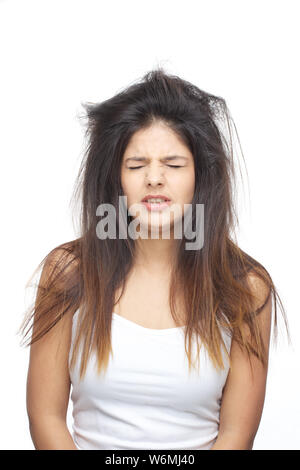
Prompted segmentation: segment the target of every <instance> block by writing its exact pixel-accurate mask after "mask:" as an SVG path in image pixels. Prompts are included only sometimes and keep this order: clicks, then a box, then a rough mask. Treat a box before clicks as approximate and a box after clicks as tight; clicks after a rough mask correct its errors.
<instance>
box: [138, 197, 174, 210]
mask: <svg viewBox="0 0 300 470" xmlns="http://www.w3.org/2000/svg"><path fill="white" fill-rule="evenodd" d="M142 204H143V205H144V206H145V207H146V208H147V210H148V211H161V210H164V209H166V208H167V207H169V206H170V205H171V201H170V200H160V201H157V200H156V201H151V199H150V200H146V201H142Z"/></svg>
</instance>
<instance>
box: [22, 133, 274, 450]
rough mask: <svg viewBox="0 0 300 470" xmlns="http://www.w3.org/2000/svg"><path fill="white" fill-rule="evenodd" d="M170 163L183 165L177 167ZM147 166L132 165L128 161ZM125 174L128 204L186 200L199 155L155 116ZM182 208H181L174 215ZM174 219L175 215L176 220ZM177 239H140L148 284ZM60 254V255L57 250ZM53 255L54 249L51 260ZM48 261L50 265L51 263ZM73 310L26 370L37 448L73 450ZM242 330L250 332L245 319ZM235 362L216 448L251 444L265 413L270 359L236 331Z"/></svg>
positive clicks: (132, 150)
mask: <svg viewBox="0 0 300 470" xmlns="http://www.w3.org/2000/svg"><path fill="white" fill-rule="evenodd" d="M134 155H138V156H140V157H141V156H143V157H146V159H147V160H145V161H144V162H132V161H131V162H130V164H129V162H128V161H127V160H126V159H127V158H128V157H132V156H134ZM167 155H183V156H185V157H186V160H180V161H179V159H178V161H171V162H168V161H163V160H161V158H162V157H164V156H167ZM167 164H172V165H174V164H176V165H181V166H182V167H181V168H179V169H174V168H170V167H168V166H167ZM140 165H141V166H142V168H140V169H137V170H130V169H129V168H128V167H129V166H140ZM121 182H122V187H123V191H124V194H125V195H127V197H128V205H129V206H130V205H131V204H135V203H140V201H141V199H142V198H143V197H144V196H145V195H146V194H152V193H155V194H166V195H167V196H168V197H170V199H171V200H172V201H174V202H176V203H178V204H179V206H181V208H182V209H183V204H184V203H190V202H191V200H192V197H193V192H194V183H195V181H194V163H193V156H192V155H191V153H190V152H189V150H188V148H187V147H186V146H185V145H184V144H183V143H182V142H181V141H180V139H179V138H178V137H177V136H176V134H175V133H174V132H173V131H171V130H170V129H169V128H167V127H166V126H165V125H162V124H156V125H154V126H151V128H148V129H145V130H141V131H138V132H137V133H136V134H135V135H134V136H133V138H132V139H131V141H130V143H129V145H128V147H127V149H126V152H125V154H124V158H123V162H122V168H121ZM180 216H182V213H181V215H180V213H179V214H177V217H180ZM137 217H140V219H139V220H140V222H141V225H142V226H143V227H144V228H147V227H149V223H150V225H151V224H154V226H156V227H158V228H160V229H161V230H162V231H163V227H164V221H163V219H162V218H161V216H160V215H158V217H156V218H154V219H153V220H149V218H148V215H147V214H146V217H145V216H144V215H143V214H140V215H137ZM174 223H176V215H175V217H174V218H173V219H172V224H173V225H174ZM175 243H176V240H174V239H172V238H171V237H170V238H169V239H163V238H160V239H151V238H149V239H147V240H146V239H145V240H141V239H138V240H137V247H138V249H137V256H136V263H135V266H136V269H138V270H142V272H143V279H145V283H146V285H148V282H150V281H151V279H153V278H154V276H157V278H158V279H159V278H161V279H162V278H163V276H165V275H166V273H168V272H169V268H170V263H171V262H172V256H173V255H174V249H175V247H176V245H175ZM55 256H59V254H56V255H55ZM52 262H53V263H55V262H56V259H55V257H53V258H52V259H51V260H50V264H51V263H52ZM50 264H49V265H50ZM49 265H46V266H45V267H44V269H43V272H42V275H41V281H43V280H45V279H47V276H48V269H49ZM249 282H250V285H251V289H252V292H253V294H254V295H255V296H256V298H257V307H258V306H260V305H261V304H262V303H263V302H264V300H265V298H266V294H267V292H266V288H265V287H264V285H263V284H262V282H261V281H260V280H259V279H258V278H256V277H254V276H253V275H251V276H249ZM73 313H74V312H68V313H67V314H66V315H65V317H64V318H63V319H62V320H61V321H59V322H58V323H57V325H56V326H55V327H54V328H53V329H52V330H50V332H48V333H47V334H46V335H45V336H44V337H43V338H42V339H40V340H39V341H37V342H36V343H35V344H34V345H32V346H31V350H30V360H29V368H28V377H27V412H28V417H29V423H30V432H31V436H32V440H33V442H34V445H35V448H36V449H49V450H51V449H52V450H54V449H65V450H67V449H69V450H76V446H75V444H74V442H73V439H72V437H71V434H70V433H69V430H68V428H67V425H66V414H67V408H68V402H69V394H70V385H71V383H70V377H69V370H68V354H69V348H70V341H71V327H72V314H73ZM271 313H272V304H271V298H270V300H269V302H268V303H267V304H266V306H265V308H264V309H263V310H262V312H261V313H260V315H259V325H260V329H261V333H262V337H263V341H264V344H265V347H266V348H267V351H268V349H269V341H270V330H271ZM244 330H245V334H249V331H248V330H247V328H246V326H245V327H244ZM230 358H231V368H230V370H229V373H228V377H227V381H226V384H225V386H224V389H223V396H222V403H221V410H220V425H219V433H218V437H217V439H216V442H215V443H214V445H213V446H212V448H211V450H221V449H228V450H229V449H236V450H241V449H244V450H246V449H252V446H253V442H254V438H255V435H256V432H257V429H258V426H259V422H260V419H261V415H262V410H263V404H264V398H265V387H266V379H267V368H268V367H267V366H266V367H263V366H262V364H261V363H260V362H259V361H258V360H257V359H256V358H255V357H254V356H253V355H252V356H251V360H250V362H251V364H252V372H251V364H250V362H249V360H248V357H247V355H246V353H244V352H242V351H241V350H240V348H239V346H238V344H237V342H236V341H235V339H234V337H233V339H232V345H231V351H230Z"/></svg>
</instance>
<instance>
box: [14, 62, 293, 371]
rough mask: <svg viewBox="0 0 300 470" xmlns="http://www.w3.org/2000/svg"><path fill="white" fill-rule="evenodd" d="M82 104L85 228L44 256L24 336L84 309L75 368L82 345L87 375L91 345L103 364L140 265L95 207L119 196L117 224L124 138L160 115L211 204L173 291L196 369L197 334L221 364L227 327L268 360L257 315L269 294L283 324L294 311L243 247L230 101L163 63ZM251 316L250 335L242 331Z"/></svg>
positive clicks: (177, 268)
mask: <svg viewBox="0 0 300 470" xmlns="http://www.w3.org/2000/svg"><path fill="white" fill-rule="evenodd" d="M84 108H85V110H86V118H87V128H86V134H85V137H86V139H87V145H86V151H85V154H84V158H83V160H82V163H81V166H80V169H79V173H78V176H77V179H76V184H75V188H74V189H75V190H74V194H73V197H74V201H79V202H80V234H79V237H78V238H76V239H75V240H72V241H70V242H67V243H63V244H61V245H59V246H57V247H55V248H54V249H53V250H51V252H50V253H49V254H47V256H46V257H45V258H44V259H43V260H42V262H41V263H40V265H39V268H41V267H43V266H44V275H43V273H42V276H41V278H40V281H39V284H38V292H37V296H36V300H35V304H34V305H33V306H32V307H31V309H30V310H29V312H28V315H27V317H26V318H25V320H24V322H23V324H22V326H21V328H20V330H21V332H22V335H23V338H24V340H25V339H26V338H28V335H29V333H30V332H32V334H31V338H30V340H29V341H27V344H33V343H34V342H35V341H38V340H39V339H40V338H41V337H43V336H44V335H45V334H46V333H47V332H48V331H49V330H50V329H51V328H52V327H53V326H54V325H55V324H56V323H57V322H58V321H59V320H60V319H61V318H62V317H63V316H64V315H65V314H67V313H71V314H74V313H75V312H76V311H78V318H79V322H78V327H77V330H76V336H75V339H74V345H73V351H72V358H71V362H70V367H74V365H75V363H76V360H77V358H78V355H79V350H80V351H81V362H80V377H81V378H83V376H84V374H85V372H86V368H87V363H88V360H89V357H90V355H91V353H93V352H94V353H95V354H96V357H97V364H98V372H99V373H100V372H101V371H103V372H104V371H106V369H107V366H108V361H109V356H110V353H112V354H113V351H112V347H111V323H112V312H113V311H114V305H115V293H116V290H117V289H119V288H121V291H122V289H123V288H124V285H125V279H126V276H127V275H128V273H129V272H130V270H131V268H132V267H133V263H134V253H135V242H134V240H133V239H131V238H130V237H127V238H125V239H119V238H118V236H117V237H116V239H111V238H107V239H104V240H103V239H101V240H100V239H99V238H98V237H97V234H96V225H97V223H98V220H97V217H96V209H97V207H98V206H99V204H104V203H110V204H113V205H114V207H115V209H116V213H117V230H118V228H119V225H118V215H119V214H118V197H119V196H120V195H124V193H123V190H122V187H121V181H120V171H121V162H122V157H123V154H124V151H125V149H126V146H127V144H128V142H129V140H130V138H131V136H132V135H133V134H134V133H135V132H136V131H137V130H139V129H145V128H147V127H148V126H150V125H151V124H153V123H156V122H163V123H165V124H167V125H168V126H169V127H170V128H171V129H172V130H173V131H174V132H175V133H176V134H177V135H178V136H179V137H180V138H181V139H183V141H184V143H185V144H186V145H187V147H188V148H189V150H190V151H191V153H192V155H193V158H194V167H195V192H194V197H193V201H192V204H193V214H194V213H195V212H196V211H195V205H196V204H204V207H205V215H204V217H205V222H204V246H203V247H202V248H201V249H199V250H186V249H185V243H186V242H187V241H189V240H186V238H185V236H184V234H183V237H182V239H181V240H180V242H179V246H178V252H177V257H176V259H175V260H174V267H173V269H172V273H171V274H172V276H171V284H170V292H169V303H170V309H171V313H172V317H173V319H174V321H175V323H176V324H178V318H179V316H178V310H177V307H176V292H179V291H180V292H182V295H183V300H184V304H183V305H184V307H183V308H184V314H185V317H186V322H185V324H186V328H185V352H186V354H187V357H188V363H189V369H190V368H191V367H192V366H193V365H194V364H193V361H192V355H191V354H192V349H191V347H192V339H193V337H195V338H196V339H197V341H198V340H199V339H200V340H201V342H202V344H203V345H204V346H205V348H206V349H207V351H208V354H209V357H210V358H211V360H212V363H213V365H214V367H215V368H216V369H222V368H223V367H224V361H223V355H222V348H223V346H224V342H223V339H222V334H221V328H224V329H225V331H227V332H228V333H229V334H230V335H233V334H234V338H235V339H236V341H237V342H238V344H239V345H240V347H241V348H242V349H244V350H245V351H247V353H248V356H249V357H250V354H254V355H255V356H256V357H257V358H258V359H259V360H260V361H261V362H262V363H263V364H264V365H266V363H267V352H266V350H265V347H264V344H263V341H262V337H261V333H260V330H259V327H258V317H259V313H260V312H261V311H262V309H263V308H264V306H265V305H266V303H267V302H268V300H269V299H270V297H271V296H272V298H273V300H274V302H273V305H274V316H273V318H274V327H275V330H276V327H277V304H278V303H279V305H280V308H281V310H282V313H283V316H284V319H285V323H286V326H287V320H286V317H285V312H284V308H283V305H282V302H281V300H280V297H279V295H278V292H277V290H276V288H275V285H274V283H273V281H272V279H271V276H270V274H269V273H268V271H267V269H266V268H265V267H264V266H263V265H262V264H260V263H259V262H258V261H256V260H255V259H254V258H252V257H251V256H250V255H248V254H247V253H246V252H244V251H243V250H242V249H241V248H239V247H238V244H237V241H236V236H235V226H237V225H238V220H237V216H236V212H235V209H234V202H235V201H234V189H235V181H236V175H235V166H234V159H233V148H232V123H233V120H232V118H231V116H230V113H229V110H228V107H227V105H226V102H225V100H224V99H223V98H220V97H218V96H214V95H212V94H209V93H207V92H205V91H203V90H200V89H199V88H198V87H196V86H195V85H193V84H191V83H189V82H188V81H186V80H183V79H182V78H179V77H178V76H173V75H168V74H167V73H166V72H165V71H164V70H163V69H162V68H158V69H156V70H152V71H150V72H148V73H147V74H145V75H144V77H143V78H142V79H141V80H139V81H137V82H136V83H134V84H132V85H130V86H129V87H127V88H125V89H124V90H121V91H119V92H118V93H117V94H116V95H115V96H113V97H112V98H109V99H107V100H105V101H103V102H101V103H98V104H91V103H87V104H85V105H84ZM225 129H227V130H228V135H229V139H228V138H226V136H225V134H226V132H225ZM129 222H130V216H129V215H128V214H127V224H128V223H129ZM117 233H118V232H117ZM251 279H257V280H259V283H260V285H261V286H263V293H264V298H263V299H262V301H261V302H260V304H259V305H258V304H257V298H255V296H254V295H253V291H252V289H251V287H252V282H250V280H251ZM245 324H246V325H247V327H248V330H249V332H250V337H249V336H246V335H245V333H244V330H243V325H245ZM198 352H199V348H198ZM225 352H226V348H225Z"/></svg>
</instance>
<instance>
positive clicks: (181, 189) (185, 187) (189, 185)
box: [174, 174, 195, 202]
mask: <svg viewBox="0 0 300 470" xmlns="http://www.w3.org/2000/svg"><path fill="white" fill-rule="evenodd" d="M174 187H175V188H176V191H177V193H178V196H179V199H181V200H182V201H184V202H186V201H188V202H190V201H191V200H192V198H193V195H194V191H195V177H194V175H193V174H190V175H185V177H182V176H181V177H178V179H176V181H174Z"/></svg>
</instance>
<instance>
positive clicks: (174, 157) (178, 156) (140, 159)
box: [125, 155, 188, 162]
mask: <svg viewBox="0 0 300 470" xmlns="http://www.w3.org/2000/svg"><path fill="white" fill-rule="evenodd" d="M177 158H183V159H184V160H188V158H187V157H184V156H182V155H168V156H166V157H162V158H160V160H176V159H177ZM129 160H133V161H135V162H142V161H145V160H149V158H146V157H128V158H126V160H125V161H126V162H127V161H129Z"/></svg>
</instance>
